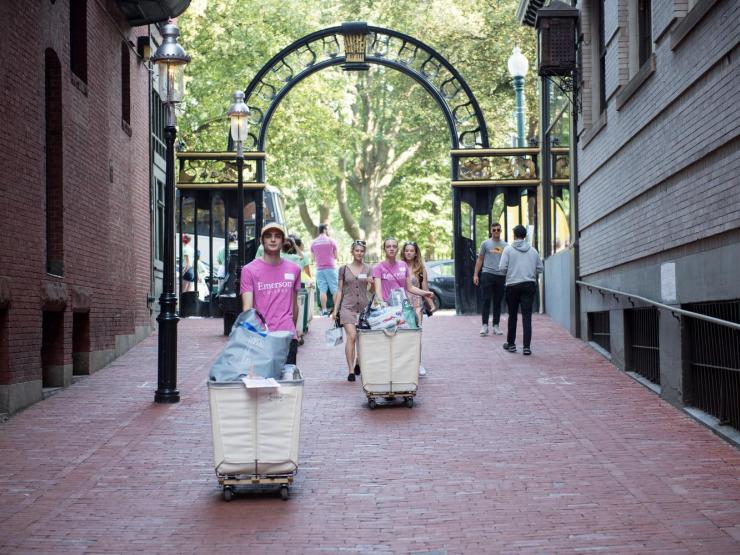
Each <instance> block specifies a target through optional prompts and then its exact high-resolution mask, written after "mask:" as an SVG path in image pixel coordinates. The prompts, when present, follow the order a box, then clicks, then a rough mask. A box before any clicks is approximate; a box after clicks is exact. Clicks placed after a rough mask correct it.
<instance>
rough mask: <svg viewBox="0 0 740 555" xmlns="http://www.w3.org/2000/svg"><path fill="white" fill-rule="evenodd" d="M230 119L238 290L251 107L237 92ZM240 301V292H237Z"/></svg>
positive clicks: (241, 263) (241, 258) (242, 259)
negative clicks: (245, 142)
mask: <svg viewBox="0 0 740 555" xmlns="http://www.w3.org/2000/svg"><path fill="white" fill-rule="evenodd" d="M228 115H229V119H231V139H232V140H233V141H234V142H235V143H236V202H237V205H238V206H237V209H238V211H237V214H236V225H237V232H236V233H237V241H238V242H239V246H238V251H237V253H238V254H237V259H238V264H237V266H238V267H237V270H236V279H237V281H236V283H237V288H238V287H239V283H240V280H241V275H242V267H243V266H244V247H245V241H246V237H244V175H243V174H244V140H245V139H246V138H247V134H248V133H249V107H248V106H247V105H246V104H245V103H244V93H243V92H241V91H236V92H235V93H234V98H233V102H232V103H231V106H229V112H228ZM237 299H238V290H237Z"/></svg>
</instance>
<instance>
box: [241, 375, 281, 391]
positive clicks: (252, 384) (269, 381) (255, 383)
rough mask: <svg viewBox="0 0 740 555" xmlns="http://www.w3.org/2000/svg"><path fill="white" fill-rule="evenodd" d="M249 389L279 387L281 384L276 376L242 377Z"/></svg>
mask: <svg viewBox="0 0 740 555" xmlns="http://www.w3.org/2000/svg"><path fill="white" fill-rule="evenodd" d="M242 381H243V382H244V385H245V386H246V387H247V389H277V388H279V387H280V384H279V383H278V381H277V380H276V379H275V378H249V377H246V378H242Z"/></svg>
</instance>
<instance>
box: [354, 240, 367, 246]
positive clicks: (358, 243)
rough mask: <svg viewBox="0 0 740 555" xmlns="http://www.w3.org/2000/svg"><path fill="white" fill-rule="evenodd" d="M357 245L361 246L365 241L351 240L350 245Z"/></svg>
mask: <svg viewBox="0 0 740 555" xmlns="http://www.w3.org/2000/svg"><path fill="white" fill-rule="evenodd" d="M357 245H360V246H361V247H364V246H365V241H360V240H359V239H357V240H355V241H352V246H353V247H355V246H357Z"/></svg>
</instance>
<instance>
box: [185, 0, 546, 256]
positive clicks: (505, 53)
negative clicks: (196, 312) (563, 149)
mask: <svg viewBox="0 0 740 555" xmlns="http://www.w3.org/2000/svg"><path fill="white" fill-rule="evenodd" d="M516 6H517V1H516V0H431V1H424V2H420V1H411V0H363V1H362V2H360V1H359V0H322V1H321V2H315V1H308V0H291V1H285V0H281V1H277V0H263V1H262V2H259V3H257V2H252V1H242V2H233V1H231V0H209V1H205V0H194V1H193V2H192V4H191V6H190V8H189V10H188V11H187V12H186V13H185V14H184V15H183V16H182V17H181V18H180V20H179V22H178V23H179V25H180V28H181V33H182V36H181V43H182V44H183V45H184V47H185V48H186V49H187V51H188V53H189V54H190V55H191V56H192V62H191V64H190V65H189V66H188V69H187V95H186V98H185V101H184V103H183V106H182V114H181V117H180V120H179V127H180V136H181V137H182V140H183V143H184V146H185V148H186V149H188V150H223V149H224V148H225V145H226V141H227V134H228V123H227V121H226V116H225V114H226V109H227V107H228V105H229V102H230V97H231V94H232V93H233V91H235V90H244V89H245V88H246V86H247V85H248V84H249V82H250V80H251V79H252V78H253V77H254V75H255V74H256V73H257V72H258V71H259V70H260V69H261V68H262V66H263V65H264V64H265V63H266V62H267V61H268V60H269V59H270V58H271V57H272V56H273V55H275V54H276V53H277V52H278V51H280V50H281V49H282V48H284V47H286V46H288V45H289V44H291V43H292V42H294V41H295V40H297V39H299V38H301V37H303V36H305V35H307V34H309V33H311V32H314V31H317V30H320V29H323V28H326V27H330V26H333V25H337V24H339V23H341V22H343V21H366V22H368V23H369V24H371V25H378V26H381V27H386V28H389V29H393V30H396V31H400V32H402V33H405V34H407V35H410V36H412V37H414V38H416V39H417V40H420V41H421V42H423V43H425V44H427V45H429V46H430V47H431V48H433V49H435V50H436V51H437V52H439V53H440V54H441V55H442V56H443V57H445V58H446V59H447V60H448V61H449V62H450V63H451V64H452V65H453V66H454V67H455V68H456V69H457V70H458V71H459V73H460V74H461V75H462V77H463V78H464V79H465V80H466V82H467V83H468V85H469V86H470V88H471V90H472V92H473V94H474V95H475V97H476V99H477V100H478V102H479V104H480V106H481V109H482V111H483V115H484V117H485V120H486V124H487V128H488V133H489V141H490V143H491V145H492V146H509V145H510V144H511V139H510V137H511V135H512V133H514V132H515V125H514V120H513V115H512V114H513V111H514V93H513V89H512V86H511V78H510V77H509V75H508V70H507V65H506V62H507V60H508V57H509V56H510V55H511V51H512V48H513V47H514V46H520V47H521V48H522V52H523V53H524V55H525V56H527V58H528V59H529V60H531V61H533V60H534V34H533V33H532V31H531V30H530V29H528V28H525V27H522V26H520V25H519V24H518V22H517V21H516V18H515V11H516ZM535 87H536V80H535V79H533V78H531V77H530V78H528V79H527V80H526V84H525V94H526V99H527V104H526V110H527V119H528V126H527V127H528V136H534V135H536V132H535V130H536V125H537V121H536V114H537V108H536V88H535ZM449 148H450V137H449V131H448V129H447V126H446V124H445V119H444V117H443V114H442V113H441V112H440V110H439V107H438V106H437V105H436V103H435V102H434V100H433V99H432V97H431V96H430V95H429V94H428V93H427V92H426V91H425V90H424V89H423V88H422V87H421V86H419V85H418V84H416V83H415V82H414V81H413V80H412V79H411V78H409V77H407V76H405V75H403V74H402V73H400V72H397V71H394V70H392V69H388V68H384V67H379V66H372V67H371V69H370V70H369V71H367V72H343V71H341V69H340V68H339V67H334V68H329V69H325V70H323V71H321V72H319V73H316V74H314V75H312V76H310V77H308V78H306V79H305V80H304V81H302V82H301V83H299V84H298V85H297V86H296V87H294V88H293V89H292V90H291V91H290V92H289V94H288V95H287V96H286V97H285V99H284V100H283V101H282V102H281V104H280V106H279V107H278V109H277V110H276V112H275V115H274V117H273V119H272V121H271V123H270V127H269V130H268V134H267V144H266V150H267V152H268V162H267V166H266V177H267V181H268V183H270V184H271V185H274V186H276V187H278V188H279V189H280V190H281V191H282V193H283V195H284V196H285V198H286V206H287V208H288V225H289V227H290V228H291V229H292V230H295V231H297V232H298V233H299V234H302V235H306V234H308V235H313V231H314V229H315V226H316V225H317V224H318V223H320V222H321V221H329V222H330V223H331V224H332V227H333V229H334V230H335V236H336V237H337V239H338V240H339V242H340V244H341V243H347V242H348V241H349V240H350V239H351V238H362V239H366V240H367V241H368V245H369V251H370V253H375V254H376V255H377V254H378V252H379V243H380V238H381V237H384V236H389V235H393V236H395V237H398V238H399V239H401V240H404V239H414V240H416V241H417V242H418V243H419V245H420V246H421V247H422V249H423V251H424V253H425V255H426V257H427V258H445V257H449V256H450V255H451V248H452V245H451V234H452V233H451V232H452V217H451V214H452V207H451V194H450V159H449Z"/></svg>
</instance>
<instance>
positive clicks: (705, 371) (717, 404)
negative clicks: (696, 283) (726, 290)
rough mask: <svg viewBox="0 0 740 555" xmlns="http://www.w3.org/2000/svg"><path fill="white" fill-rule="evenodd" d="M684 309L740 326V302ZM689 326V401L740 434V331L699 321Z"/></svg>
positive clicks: (687, 391) (712, 303) (694, 305)
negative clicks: (739, 324) (739, 431)
mask: <svg viewBox="0 0 740 555" xmlns="http://www.w3.org/2000/svg"><path fill="white" fill-rule="evenodd" d="M683 308H684V309H686V310H691V311H693V312H698V313H700V314H705V315H707V316H714V317H715V318H721V319H722V320H728V321H730V322H736V323H740V299H738V300H733V301H724V302H709V303H694V304H688V305H684V306H683ZM687 322H688V325H687V333H688V344H689V345H688V347H689V362H690V370H689V375H688V376H687V378H688V379H687V384H686V388H685V392H686V399H685V401H686V403H687V404H693V405H694V406H696V407H697V408H699V409H701V410H703V411H704V412H707V413H709V414H711V415H712V416H715V417H716V418H717V419H719V421H720V424H723V425H730V426H732V427H733V428H736V429H738V430H740V331H738V330H734V329H731V328H728V327H726V326H721V325H718V324H714V323H712V322H706V321H704V320H699V319H696V318H687Z"/></svg>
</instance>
